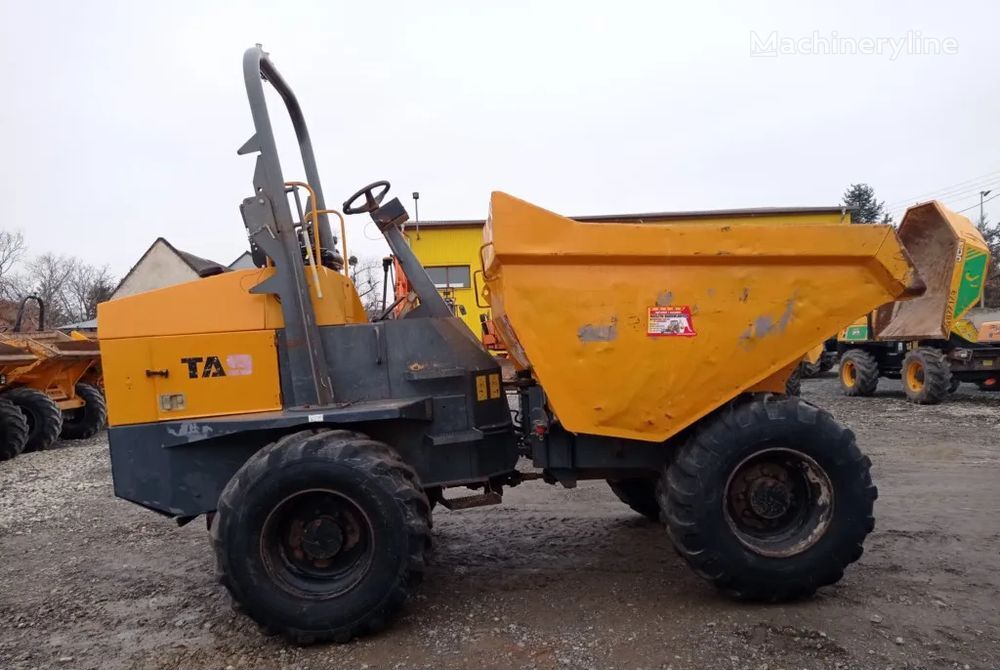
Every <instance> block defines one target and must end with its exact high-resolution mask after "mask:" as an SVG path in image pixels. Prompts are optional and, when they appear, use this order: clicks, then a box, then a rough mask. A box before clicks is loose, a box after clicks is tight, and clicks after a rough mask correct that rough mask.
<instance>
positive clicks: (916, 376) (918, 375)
mask: <svg viewBox="0 0 1000 670" xmlns="http://www.w3.org/2000/svg"><path fill="white" fill-rule="evenodd" d="M906 386H907V387H908V388H909V389H910V390H911V391H915V392H918V391H920V389H922V388H924V366H923V365H921V364H920V361H917V360H914V359H910V364H909V365H907V366H906Z"/></svg>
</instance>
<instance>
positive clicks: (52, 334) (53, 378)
mask: <svg viewBox="0 0 1000 670" xmlns="http://www.w3.org/2000/svg"><path fill="white" fill-rule="evenodd" d="M2 344H4V345H6V346H8V347H15V348H20V349H23V350H26V351H28V352H30V353H31V354H33V355H34V356H35V358H36V360H35V362H34V363H32V364H30V365H28V366H25V367H20V368H18V369H16V370H14V371H13V372H11V373H10V375H9V376H8V380H7V382H8V383H10V384H16V385H18V386H29V387H31V388H35V389H38V390H39V391H44V392H45V393H47V394H48V395H49V396H50V397H51V398H52V399H53V400H54V401H55V402H56V404H57V405H59V408H60V409H63V410H65V409H74V408H76V407H80V406H82V405H83V401H82V400H80V399H79V398H78V397H77V396H76V391H75V388H76V383H77V382H78V381H80V379H81V378H82V377H83V376H84V374H86V372H87V371H88V370H89V369H90V368H91V367H92V366H94V365H95V364H97V363H98V362H99V361H100V358H101V352H100V347H99V345H98V343H97V342H96V341H94V340H78V339H74V338H71V337H69V336H67V335H64V334H62V333H60V332H59V331H41V332H33V333H9V334H5V335H4V336H3V342H2Z"/></svg>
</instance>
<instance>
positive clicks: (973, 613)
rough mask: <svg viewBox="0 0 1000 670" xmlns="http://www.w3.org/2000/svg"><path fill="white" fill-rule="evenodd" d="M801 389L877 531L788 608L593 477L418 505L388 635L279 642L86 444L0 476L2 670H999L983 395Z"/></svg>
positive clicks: (997, 401)
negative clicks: (459, 508) (870, 488)
mask: <svg viewBox="0 0 1000 670" xmlns="http://www.w3.org/2000/svg"><path fill="white" fill-rule="evenodd" d="M803 395H804V396H805V397H806V398H807V399H809V400H811V401H813V402H816V403H817V404H820V405H822V406H824V407H826V408H828V409H830V410H831V411H832V412H833V413H834V414H835V415H836V416H837V417H838V418H839V419H840V420H841V421H843V422H844V423H846V424H848V425H850V426H851V427H852V428H853V429H854V430H855V432H856V433H857V434H858V439H859V442H860V444H861V446H862V448H863V449H864V450H865V451H866V452H867V453H868V454H869V455H870V456H871V458H872V461H873V462H874V474H875V478H876V483H877V484H878V485H879V489H880V492H881V497H880V498H879V500H878V502H877V507H876V515H877V520H878V521H877V528H876V530H875V533H874V534H873V535H872V536H871V537H870V538H869V541H868V543H867V545H866V552H865V555H864V557H863V558H862V559H861V561H860V562H859V563H858V564H856V565H854V566H853V567H852V569H850V570H849V571H848V573H847V575H846V577H845V578H844V580H843V581H842V582H841V583H839V584H838V585H836V586H833V587H830V588H826V589H824V590H822V591H821V592H820V594H819V595H817V596H816V597H815V598H813V599H811V600H809V601H806V602H801V603H796V604H792V605H774V606H759V605H747V604H740V603H736V602H732V601H729V600H726V599H725V598H723V597H721V596H719V595H717V594H716V593H715V592H714V591H713V590H712V589H711V588H710V587H708V586H707V585H706V584H704V583H703V582H702V581H701V580H699V579H698V578H697V577H696V576H695V575H694V574H693V573H692V572H691V571H690V570H688V568H687V567H686V566H685V565H684V564H683V563H682V562H681V561H680V559H679V558H677V556H676V555H675V554H674V552H673V550H672V549H671V548H670V546H669V542H668V540H667V537H666V535H665V533H664V532H663V530H662V529H661V528H660V527H659V526H658V525H657V524H653V523H650V522H647V521H645V520H644V519H642V518H641V517H638V516H637V515H635V514H634V513H632V512H631V511H630V510H629V509H627V508H626V507H625V506H624V505H622V504H621V503H619V502H618V501H617V499H615V498H614V497H613V495H612V494H611V493H610V491H609V490H608V489H607V487H606V486H605V485H604V484H603V483H600V482H587V483H584V484H582V485H581V486H580V487H579V488H577V489H574V490H563V489H557V488H555V487H552V486H547V485H545V484H543V483H541V482H529V483H527V484H524V485H522V486H520V487H518V488H515V489H512V490H510V491H509V492H508V493H507V495H506V496H505V502H504V504H503V505H501V506H497V507H488V508H480V509H473V510H467V511H464V512H448V511H446V510H442V511H439V512H438V513H436V514H435V536H436V547H437V550H436V556H435V563H434V565H433V567H432V569H431V570H430V572H429V574H428V576H427V579H426V580H425V583H424V585H423V587H422V588H421V590H420V591H419V592H418V594H417V595H416V597H415V598H414V599H412V600H411V602H410V603H409V604H408V606H407V607H406V609H405V611H404V613H403V615H402V616H401V617H400V618H399V619H398V620H397V621H396V622H395V623H394V624H393V625H392V626H391V627H390V628H389V630H387V631H385V632H384V633H382V634H380V635H377V636H375V637H371V638H367V639H363V640H360V641H357V642H354V643H351V644H348V645H342V646H333V645H320V646H314V647H308V648H296V647H292V646H289V645H287V644H285V643H283V642H282V641H281V640H280V639H277V638H266V637H263V636H261V635H260V634H259V632H258V631H257V629H256V627H255V626H254V625H253V624H252V623H250V622H249V621H248V620H247V619H245V618H244V617H242V616H238V615H236V614H234V613H233V612H232V611H231V609H230V606H229V602H228V599H227V597H226V595H225V594H224V593H223V592H222V591H221V590H220V588H219V587H218V586H217V585H216V584H215V581H214V578H213V566H212V559H211V556H210V551H209V546H208V538H207V534H206V532H205V529H204V524H202V523H198V522H195V523H192V524H190V525H188V526H186V527H184V528H177V527H176V526H175V525H174V524H173V523H172V522H170V521H168V520H165V519H162V518H160V517H158V516H157V515H155V514H153V513H150V512H146V511H144V510H142V509H140V508H138V507H135V506H133V505H131V504H128V503H125V502H123V501H119V500H117V499H115V498H114V497H113V496H112V493H111V484H110V470H109V464H108V457H107V446H106V443H105V441H104V437H103V436H101V437H98V438H96V439H94V440H91V441H88V442H82V443H80V442H78V443H68V444H63V445H61V446H62V448H58V449H55V450H52V451H47V452H42V453H33V454H25V455H23V456H20V457H18V458H17V459H14V460H13V461H8V462H5V463H0V557H2V560H0V629H2V630H3V634H2V635H0V668H3V669H8V668H36V667H39V668H47V667H58V668H125V667H148V668H234V669H235V668H250V667H261V668H263V667H267V668H321V667H322V668H403V667H420V668H468V667H481V668H508V667H537V668H558V667H571V668H606V667H607V668H610V667H621V668H633V667H644V668H671V667H672V668H688V667H712V668H768V669H769V670H775V669H776V668H868V667H871V668H887V667H891V668H924V667H928V668H939V667H945V668H951V667H958V668H963V667H966V668H968V667H973V668H979V667H998V666H1000V606H998V604H997V603H1000V521H998V519H1000V503H998V495H997V491H998V482H1000V447H998V446H997V444H996V439H995V435H996V432H997V427H998V423H1000V394H986V393H981V392H979V391H977V390H976V389H975V388H974V387H973V386H971V385H965V386H963V387H962V388H961V389H960V390H959V391H958V392H957V393H956V394H955V395H954V396H953V397H952V398H950V399H949V401H948V402H947V403H946V404H943V405H940V406H936V407H915V406H913V405H910V404H907V403H905V402H904V401H903V395H902V391H901V390H900V388H899V385H898V383H893V382H883V386H882V387H880V392H879V394H878V396H877V397H876V398H874V399H850V398H844V397H841V396H840V395H839V392H838V391H837V387H836V380H835V379H834V378H833V377H832V376H827V377H825V378H822V379H814V380H806V381H805V382H804V383H803Z"/></svg>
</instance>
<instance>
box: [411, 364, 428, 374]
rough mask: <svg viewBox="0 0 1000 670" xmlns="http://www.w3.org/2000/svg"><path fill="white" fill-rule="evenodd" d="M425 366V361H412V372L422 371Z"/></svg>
mask: <svg viewBox="0 0 1000 670" xmlns="http://www.w3.org/2000/svg"><path fill="white" fill-rule="evenodd" d="M425 367H427V366H426V365H424V364H423V363H410V372H420V371H421V370H423V369H424V368H425Z"/></svg>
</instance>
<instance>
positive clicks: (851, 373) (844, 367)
mask: <svg viewBox="0 0 1000 670" xmlns="http://www.w3.org/2000/svg"><path fill="white" fill-rule="evenodd" d="M840 380H841V382H843V384H844V386H845V387H846V388H851V389H852V388H854V385H855V384H857V383H858V371H857V370H856V369H855V367H854V363H853V362H852V361H843V362H841V364H840Z"/></svg>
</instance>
